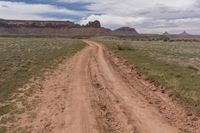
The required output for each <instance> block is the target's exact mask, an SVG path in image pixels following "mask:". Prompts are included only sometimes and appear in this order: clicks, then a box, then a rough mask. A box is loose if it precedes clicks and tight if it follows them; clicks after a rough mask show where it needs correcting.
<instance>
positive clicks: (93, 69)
mask: <svg viewBox="0 0 200 133" xmlns="http://www.w3.org/2000/svg"><path fill="white" fill-rule="evenodd" d="M85 42H86V43H87V44H88V46H87V47H86V48H84V49H83V50H81V51H80V52H79V53H77V54H76V55H75V56H74V57H72V58H71V59H70V60H68V61H66V62H65V63H63V64H62V65H60V67H59V68H58V69H57V70H55V73H54V74H53V75H52V76H51V77H49V79H47V80H46V81H45V82H44V83H43V88H44V89H43V94H42V95H43V96H42V100H41V103H40V104H39V106H38V107H37V109H36V110H35V113H36V114H37V115H36V117H35V118H32V120H31V121H30V119H28V120H27V121H25V123H26V124H27V125H31V127H32V129H31V131H32V132H33V133H200V120H199V118H198V117H197V116H195V115H193V114H192V115H190V114H189V115H188V112H186V111H185V109H184V108H182V107H181V106H180V105H178V104H177V103H176V102H175V101H173V100H172V99H171V96H170V95H169V94H168V92H164V91H163V90H161V89H159V88H157V87H155V86H154V85H153V84H151V83H149V82H148V81H145V80H144V79H142V78H141V77H140V76H138V74H137V72H136V71H135V69H134V68H133V66H131V65H129V64H127V62H126V61H124V60H122V59H121V58H120V57H118V56H116V55H115V54H113V53H112V52H110V51H108V50H106V49H105V48H104V47H103V46H102V45H101V44H98V43H96V42H92V41H88V40H85Z"/></svg>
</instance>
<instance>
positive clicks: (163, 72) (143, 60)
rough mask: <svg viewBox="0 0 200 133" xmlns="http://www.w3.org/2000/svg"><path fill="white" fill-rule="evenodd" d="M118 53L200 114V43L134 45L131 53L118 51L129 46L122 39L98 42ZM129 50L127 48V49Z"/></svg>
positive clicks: (138, 42)
mask: <svg viewBox="0 0 200 133" xmlns="http://www.w3.org/2000/svg"><path fill="white" fill-rule="evenodd" d="M95 40H96V41H99V42H101V43H103V44H105V46H107V47H108V48H110V49H112V50H114V51H116V52H118V53H119V54H121V55H122V56H123V57H124V58H126V59H127V60H128V61H129V62H130V63H132V64H134V65H135V66H136V68H137V70H138V71H139V72H141V73H143V74H145V75H146V76H147V77H148V79H149V80H152V81H154V82H155V83H157V84H161V85H163V86H166V87H167V88H169V89H171V90H173V92H174V94H176V96H178V97H180V98H181V100H182V101H183V103H185V104H186V105H187V106H189V107H191V109H195V110H196V111H198V112H199V111H200V82H199V81H200V45H199V43H198V42H176V41H174V42H163V41H131V40H128V42H129V45H131V46H129V47H131V49H123V50H121V48H120V49H119V48H118V44H122V45H123V44H127V43H126V42H127V40H122V39H119V38H115V39H113V38H112V39H109V38H100V39H95ZM125 47H127V46H125Z"/></svg>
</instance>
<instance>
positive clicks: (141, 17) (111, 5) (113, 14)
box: [0, 0, 200, 34]
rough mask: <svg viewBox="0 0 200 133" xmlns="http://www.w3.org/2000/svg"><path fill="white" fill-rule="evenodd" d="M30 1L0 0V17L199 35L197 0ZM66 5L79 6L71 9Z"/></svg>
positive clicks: (199, 1)
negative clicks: (62, 21) (186, 32)
mask: <svg viewBox="0 0 200 133" xmlns="http://www.w3.org/2000/svg"><path fill="white" fill-rule="evenodd" d="M30 1H32V3H31V4H30V3H27V2H25V0H21V2H19V0H18V2H16V1H15V0H12V2H11V1H9V0H8V1H0V17H1V18H7V19H9V18H16V16H17V18H20V19H43V20H46V19H70V20H75V21H76V22H77V23H80V24H85V23H87V22H88V21H93V20H100V21H101V23H102V25H103V26H104V27H108V28H112V29H115V28H118V27H121V26H130V27H134V28H136V29H137V30H138V31H139V32H143V33H144V32H145V33H163V32H164V31H168V32H172V33H179V32H182V31H183V30H187V31H188V32H190V33H193V34H200V27H199V24H200V0H167V1H166V0H140V1H138V0H49V1H51V4H48V2H46V3H45V2H44V1H45V0H40V1H43V4H40V3H37V4H35V3H34V0H30ZM58 3H59V4H58ZM58 5H63V6H62V7H61V6H58ZM68 5H73V6H76V5H77V7H76V8H80V7H81V6H82V7H81V8H80V9H81V10H73V9H70V8H69V6H68ZM65 6H66V7H65ZM44 14H47V15H46V16H45V15H44ZM49 14H55V15H53V16H54V17H52V15H49ZM58 16H62V17H58ZM75 18H76V19H75Z"/></svg>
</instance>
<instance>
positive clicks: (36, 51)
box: [0, 38, 84, 102]
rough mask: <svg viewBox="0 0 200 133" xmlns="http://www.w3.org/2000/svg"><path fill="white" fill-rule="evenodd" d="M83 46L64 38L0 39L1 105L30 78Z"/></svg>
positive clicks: (78, 41)
mask: <svg viewBox="0 0 200 133" xmlns="http://www.w3.org/2000/svg"><path fill="white" fill-rule="evenodd" d="M83 47H84V43H83V42H81V40H76V39H66V38H0V54H1V56H0V62H1V63H0V102H3V101H5V100H7V99H8V98H9V97H10V95H12V94H13V92H16V91H17V90H16V88H18V87H21V86H22V85H23V84H25V83H26V82H28V81H29V79H30V78H31V77H33V76H42V73H43V70H45V69H51V68H53V67H54V66H55V65H56V64H58V63H59V62H61V61H62V60H63V59H65V58H67V57H69V56H71V55H73V54H74V53H76V52H77V51H78V50H80V49H81V48H83Z"/></svg>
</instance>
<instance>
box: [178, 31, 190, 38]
mask: <svg viewBox="0 0 200 133" xmlns="http://www.w3.org/2000/svg"><path fill="white" fill-rule="evenodd" d="M190 36H191V35H190V34H188V33H187V32H186V31H183V32H182V33H181V34H179V37H182V38H187V37H190Z"/></svg>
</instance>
